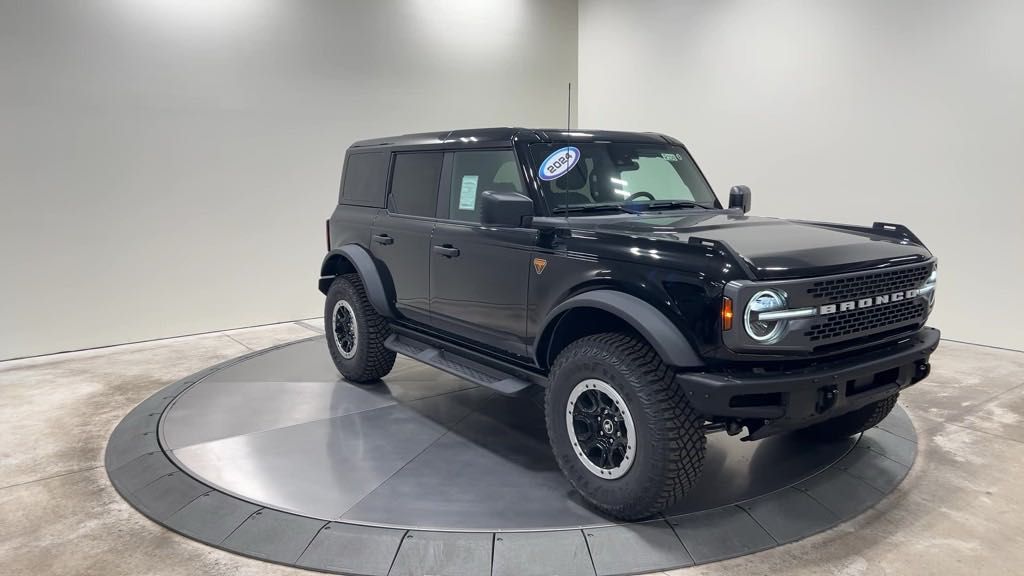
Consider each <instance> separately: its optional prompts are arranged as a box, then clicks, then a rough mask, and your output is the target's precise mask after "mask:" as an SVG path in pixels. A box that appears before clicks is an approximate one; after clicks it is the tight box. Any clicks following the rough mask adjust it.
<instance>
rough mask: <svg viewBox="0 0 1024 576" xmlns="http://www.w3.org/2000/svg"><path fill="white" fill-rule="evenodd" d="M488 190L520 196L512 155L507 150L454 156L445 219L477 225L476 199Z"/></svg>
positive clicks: (513, 155)
mask: <svg viewBox="0 0 1024 576" xmlns="http://www.w3.org/2000/svg"><path fill="white" fill-rule="evenodd" d="M488 190H490V191H492V192H519V193H520V194H522V193H523V181H522V178H521V177H520V176H519V165H518V163H517V162H516V157H515V154H514V153H513V152H512V151H511V150H473V151H467V152H455V153H454V154H453V161H452V187H451V194H450V195H449V197H448V217H449V218H451V219H452V220H461V221H463V222H479V221H480V195H481V194H483V193H484V192H485V191H488Z"/></svg>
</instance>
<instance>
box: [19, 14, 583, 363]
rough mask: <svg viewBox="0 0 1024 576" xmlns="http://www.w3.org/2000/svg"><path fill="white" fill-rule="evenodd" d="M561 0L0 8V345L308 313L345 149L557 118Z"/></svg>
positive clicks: (67, 343) (116, 338) (573, 35)
mask: <svg viewBox="0 0 1024 576" xmlns="http://www.w3.org/2000/svg"><path fill="white" fill-rule="evenodd" d="M577 16H578V14H577V5H576V2H575V0H572V1H556V2H539V1H527V0H492V1H490V2H486V3H480V2H475V1H472V0H448V1H442V2H433V1H427V0H402V1H399V0H390V1H374V2H334V1H325V0H310V1H299V2H296V1H293V0H217V1H211V2H205V1H198V0H175V1H172V0H90V1H86V2H74V3H69V2H62V1H59V0H39V1H33V2H4V3H2V4H0V74H2V79H0V131H2V136H0V192H2V200H3V201H2V208H0V258H2V260H0V261H2V262H3V282H2V283H0V326H2V327H3V328H2V331H0V359H4V358H12V357H22V356H29V355H37V354H44V353H51V352H58V351H64V350H73V349H81V348H88V347H95V346H102V345H108V344H116V343H122V342H130V341H139V340H146V339H152V338H159V337H167V336H176V335H182V334H189V333H197V332H204V331H213V330H223V329H228V328H233V327H240V326H250V325H257V324H265V323H271V322H277V321H286V320H293V319H297V318H303V317H311V316H316V315H318V314H319V313H320V306H321V303H322V296H321V295H320V294H319V293H318V292H317V290H316V278H317V273H318V269H319V264H320V259H321V258H322V256H323V253H324V251H325V249H324V220H325V219H326V218H327V217H328V216H329V215H330V212H331V210H332V208H333V205H334V202H335V199H336V195H337V187H338V181H339V176H340V170H341V160H342V157H343V154H344V151H345V148H346V147H347V146H348V145H349V144H350V143H351V142H352V141H354V140H356V139H360V138H366V137H374V136H383V135H390V134H395V133H408V132H417V131H429V130H447V129H452V128H459V127H479V126H488V125H498V126H503V125H554V126H560V125H562V124H564V122H565V90H566V85H567V83H568V82H575V80H576V63H577V58H576V48H577V22H578V20H577Z"/></svg>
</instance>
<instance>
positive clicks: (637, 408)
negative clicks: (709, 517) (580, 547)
mask: <svg viewBox="0 0 1024 576" xmlns="http://www.w3.org/2000/svg"><path fill="white" fill-rule="evenodd" d="M545 413H546V418H547V428H548V436H549V438H550V440H551V448H552V450H553V451H554V455H555V459H556V460H557V461H558V465H559V467H560V468H561V469H562V472H563V473H564V474H565V476H566V478H567V479H568V480H569V483H570V484H572V486H573V487H574V488H575V489H576V490H577V491H578V492H579V493H580V494H581V495H582V496H583V497H584V498H585V499H586V500H587V501H588V502H590V503H591V504H592V505H593V506H595V507H596V508H598V509H599V510H601V511H602V512H605V513H606V514H609V515H612V516H615V517H617V518H622V519H625V520H638V519H641V518H646V517H648V516H651V515H653V514H656V513H658V512H661V511H662V510H665V509H666V508H668V507H669V506H671V505H672V504H673V503H674V502H676V501H677V500H678V499H679V498H681V497H682V496H683V494H685V493H686V491H687V490H689V488H690V487H691V486H693V484H694V483H695V482H696V481H697V479H698V478H699V476H700V473H701V470H702V469H703V464H704V453H705V450H706V446H707V440H706V439H705V437H704V433H703V430H702V423H703V419H702V418H700V417H699V416H698V415H697V414H696V413H695V412H694V410H693V408H692V407H691V406H690V404H689V402H687V400H686V396H685V395H684V394H683V392H682V391H681V390H680V389H679V388H678V387H677V386H676V385H675V382H674V381H673V372H672V370H671V369H669V368H668V367H667V366H665V364H664V363H662V361H661V358H660V357H659V356H658V354H657V353H656V352H655V351H654V350H653V349H652V348H651V347H650V346H649V345H648V344H647V343H646V342H645V341H643V340H642V339H640V338H638V337H636V336H634V335H630V334H621V333H607V334H598V335H594V336H586V337H584V338H581V339H579V340H577V341H575V342H573V343H572V344H570V345H569V346H567V347H566V348H565V350H563V351H562V353H561V354H559V355H558V358H557V359H556V360H555V364H554V367H553V368H552V371H551V380H550V384H549V386H548V388H547V391H546V402H545Z"/></svg>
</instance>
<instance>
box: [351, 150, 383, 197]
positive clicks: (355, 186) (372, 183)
mask: <svg viewBox="0 0 1024 576" xmlns="http://www.w3.org/2000/svg"><path fill="white" fill-rule="evenodd" d="M387 175H388V153H387V152H369V153H364V154H349V155H348V159H347V160H346V161H345V176H344V178H345V180H344V182H343V183H342V185H341V201H340V203H341V204H356V205H358V206H373V207H375V208H383V207H384V190H385V185H384V183H385V182H386V181H387Z"/></svg>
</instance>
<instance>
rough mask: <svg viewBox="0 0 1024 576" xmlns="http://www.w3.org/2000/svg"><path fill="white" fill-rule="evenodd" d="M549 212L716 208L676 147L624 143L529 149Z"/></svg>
mask: <svg viewBox="0 0 1024 576" xmlns="http://www.w3.org/2000/svg"><path fill="white" fill-rule="evenodd" d="M530 156H531V158H532V161H533V168H534V170H536V173H537V175H538V176H539V177H540V183H541V190H542V191H543V193H544V196H545V197H546V199H547V203H548V206H549V208H550V209H551V211H552V212H556V211H558V210H560V209H568V210H571V211H583V210H588V209H594V208H600V207H602V206H607V207H608V208H610V209H624V208H629V209H633V208H637V209H639V210H644V209H647V208H650V209H654V208H656V207H658V208H664V207H675V206H679V207H685V206H687V205H688V204H693V205H697V206H702V207H705V208H713V207H715V204H716V200H715V195H714V193H713V192H712V191H711V188H710V187H709V186H708V184H707V181H705V180H704V177H703V176H702V175H701V173H700V170H698V169H697V165H696V164H695V163H694V162H693V159H692V158H690V155H689V154H687V153H686V150H685V149H683V148H682V147H680V146H673V145H670V144H664V145H661V144H639V143H628V142H604V143H586V144H584V143H579V144H568V145H567V144H565V143H561V142H559V143H549V144H533V145H531V146H530Z"/></svg>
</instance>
